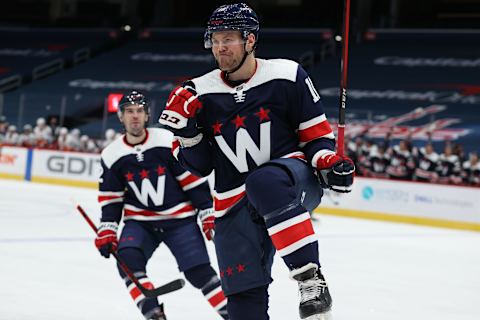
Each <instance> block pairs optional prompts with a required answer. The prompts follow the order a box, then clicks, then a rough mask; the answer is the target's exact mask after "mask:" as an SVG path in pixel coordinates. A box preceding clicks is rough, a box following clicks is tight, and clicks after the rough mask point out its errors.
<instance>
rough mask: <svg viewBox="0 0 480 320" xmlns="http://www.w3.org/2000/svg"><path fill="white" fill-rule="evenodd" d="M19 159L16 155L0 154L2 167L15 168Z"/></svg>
mask: <svg viewBox="0 0 480 320" xmlns="http://www.w3.org/2000/svg"><path fill="white" fill-rule="evenodd" d="M16 159H17V156H16V155H14V154H1V153H0V164H2V165H10V166H13V165H15V160H16Z"/></svg>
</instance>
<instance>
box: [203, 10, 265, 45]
mask: <svg viewBox="0 0 480 320" xmlns="http://www.w3.org/2000/svg"><path fill="white" fill-rule="evenodd" d="M259 28H260V24H259V22H258V17H257V14H256V13H255V11H253V10H252V8H250V7H249V6H248V5H246V4H245V3H235V4H226V5H223V6H220V7H218V8H217V9H215V11H213V13H212V15H211V16H210V19H208V23H207V29H206V30H205V35H204V44H205V48H206V49H210V48H211V47H212V34H213V33H214V32H218V31H226V30H237V31H240V32H241V33H242V36H243V38H244V39H246V38H247V36H248V35H249V34H250V33H253V34H254V35H255V37H256V38H258V30H259Z"/></svg>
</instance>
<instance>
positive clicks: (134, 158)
mask: <svg viewBox="0 0 480 320" xmlns="http://www.w3.org/2000/svg"><path fill="white" fill-rule="evenodd" d="M118 115H119V118H120V121H121V122H122V123H123V125H124V127H125V131H126V133H125V134H124V135H123V136H122V137H120V138H119V139H117V140H115V141H113V142H112V143H111V144H110V145H108V147H107V148H106V149H105V150H103V152H102V155H101V159H102V160H101V163H102V168H103V174H102V176H101V179H100V195H99V202H100V204H101V206H102V217H101V223H100V226H99V228H98V234H97V238H96V239H95V245H96V246H97V248H98V249H99V251H100V253H101V254H102V255H103V256H104V257H106V258H108V257H109V256H110V252H111V250H118V254H119V256H120V257H121V259H122V260H123V261H124V262H125V263H126V264H127V266H128V267H129V268H130V270H131V271H132V272H134V273H135V275H136V276H137V278H138V279H139V280H140V282H141V283H142V284H143V285H144V286H145V287H147V288H148V287H153V286H152V284H151V283H150V281H149V280H148V278H147V275H146V264H147V262H148V260H149V259H150V257H151V256H152V254H153V252H154V251H155V249H156V248H157V247H158V245H159V244H160V243H162V242H164V243H165V244H166V245H167V247H168V248H169V249H170V251H171V252H172V253H173V255H174V256H175V259H176V261H177V263H178V267H179V269H180V271H182V272H184V275H185V278H186V279H187V280H188V281H189V282H190V283H191V284H192V285H193V286H194V287H195V288H198V289H201V291H202V293H203V294H204V295H205V297H206V298H207V300H208V301H209V302H210V304H211V305H212V306H213V307H214V308H215V309H216V310H217V311H218V313H219V314H220V315H221V316H222V317H223V319H228V315H227V313H226V302H227V301H226V298H225V296H224V295H223V292H222V290H221V287H220V279H219V278H218V276H217V274H216V272H215V271H214V270H213V269H212V267H211V265H210V261H209V257H208V254H207V251H206V247H205V242H204V240H203V237H202V232H201V231H200V228H199V226H198V224H197V222H196V218H197V211H199V215H201V216H202V217H208V216H210V215H209V214H208V213H209V212H212V211H213V209H212V197H211V193H210V188H209V186H208V182H207V181H206V180H205V179H200V178H198V177H196V176H194V175H192V174H191V173H190V172H188V171H185V170H184V169H183V168H182V167H181V166H180V165H179V164H178V162H177V161H176V160H175V159H174V158H173V156H172V154H171V148H170V147H171V141H172V139H173V136H172V134H171V133H170V132H169V131H167V130H165V129H159V128H148V129H146V128H145V125H146V123H147V121H148V117H149V108H148V103H147V101H146V99H145V97H144V96H143V95H142V94H140V93H138V92H135V91H134V92H132V93H130V94H128V95H125V96H124V97H123V98H122V99H121V101H120V103H119V111H118ZM122 213H123V220H124V222H125V225H124V228H123V230H122V234H121V237H120V240H118V239H117V230H118V224H119V223H120V220H121V218H122ZM119 270H120V269H119ZM120 274H121V276H122V278H123V279H124V280H125V283H126V286H127V288H128V291H129V293H130V295H131V296H132V298H133V300H134V301H135V303H136V304H137V306H138V307H139V308H140V310H141V312H142V313H143V315H144V316H145V318H146V319H157V320H158V319H166V318H165V315H164V312H163V304H159V302H158V300H157V299H156V298H155V299H152V298H146V297H145V296H144V295H143V294H142V293H141V292H140V291H139V290H138V289H137V288H136V287H135V285H134V284H133V283H132V282H131V281H130V280H129V278H128V277H126V275H125V274H124V273H123V271H121V270H120Z"/></svg>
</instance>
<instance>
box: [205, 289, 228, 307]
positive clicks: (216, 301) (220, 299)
mask: <svg viewBox="0 0 480 320" xmlns="http://www.w3.org/2000/svg"><path fill="white" fill-rule="evenodd" d="M223 301H225V295H224V294H223V291H220V292H219V293H217V294H216V295H214V296H213V297H211V298H210V299H208V302H209V303H210V305H211V306H212V307H214V308H215V307H216V306H218V305H219V304H220V303H222V302H223Z"/></svg>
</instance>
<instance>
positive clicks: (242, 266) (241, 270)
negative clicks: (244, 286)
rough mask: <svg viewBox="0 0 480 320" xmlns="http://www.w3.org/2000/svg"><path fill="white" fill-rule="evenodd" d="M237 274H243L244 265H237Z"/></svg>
mask: <svg viewBox="0 0 480 320" xmlns="http://www.w3.org/2000/svg"><path fill="white" fill-rule="evenodd" d="M237 272H238V273H240V272H245V265H244V264H240V263H239V264H238V265H237Z"/></svg>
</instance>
